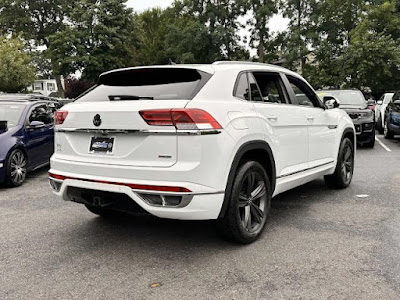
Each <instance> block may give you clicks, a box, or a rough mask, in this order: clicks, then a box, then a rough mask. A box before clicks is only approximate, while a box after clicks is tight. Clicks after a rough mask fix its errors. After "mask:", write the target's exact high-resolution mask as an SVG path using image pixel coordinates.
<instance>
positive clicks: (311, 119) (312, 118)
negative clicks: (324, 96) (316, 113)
mask: <svg viewBox="0 0 400 300" xmlns="http://www.w3.org/2000/svg"><path fill="white" fill-rule="evenodd" d="M306 118H307V120H308V121H314V117H306Z"/></svg>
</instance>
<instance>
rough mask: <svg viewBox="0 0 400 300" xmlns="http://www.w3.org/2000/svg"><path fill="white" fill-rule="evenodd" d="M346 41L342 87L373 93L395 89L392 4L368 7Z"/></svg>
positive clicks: (399, 73) (396, 28) (398, 50)
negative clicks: (370, 90)
mask: <svg viewBox="0 0 400 300" xmlns="http://www.w3.org/2000/svg"><path fill="white" fill-rule="evenodd" d="M350 38H351V43H350V45H349V47H348V49H346V51H345V53H344V55H343V58H342V61H343V72H344V76H345V77H346V79H347V80H346V85H347V86H349V87H355V88H360V87H363V86H364V87H370V88H371V89H372V91H373V92H374V93H376V94H380V93H383V92H384V91H387V90H392V89H398V82H399V80H400V47H399V46H400V18H399V17H398V14H397V11H396V6H395V3H394V1H385V2H383V3H382V4H380V5H370V6H369V7H368V13H367V14H365V15H364V16H363V18H362V20H361V22H360V23H359V24H358V25H357V26H356V27H355V28H354V29H353V30H352V31H351V33H350Z"/></svg>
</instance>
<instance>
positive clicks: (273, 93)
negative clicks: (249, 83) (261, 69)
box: [254, 72, 286, 103]
mask: <svg viewBox="0 0 400 300" xmlns="http://www.w3.org/2000/svg"><path fill="white" fill-rule="evenodd" d="M254 78H255V79H256V81H257V84H258V86H259V88H260V91H261V96H262V101H263V102H268V103H286V100H285V97H284V95H283V92H282V84H281V80H280V76H279V75H278V74H271V73H258V72H257V73H254Z"/></svg>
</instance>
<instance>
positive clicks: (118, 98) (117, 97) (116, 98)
mask: <svg viewBox="0 0 400 300" xmlns="http://www.w3.org/2000/svg"><path fill="white" fill-rule="evenodd" d="M108 99H110V101H124V100H140V99H147V100H154V97H146V96H136V95H110V96H108Z"/></svg>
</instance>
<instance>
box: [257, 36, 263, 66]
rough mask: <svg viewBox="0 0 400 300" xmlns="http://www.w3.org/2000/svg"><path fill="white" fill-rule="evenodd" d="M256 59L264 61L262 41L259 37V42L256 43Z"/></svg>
mask: <svg viewBox="0 0 400 300" xmlns="http://www.w3.org/2000/svg"><path fill="white" fill-rule="evenodd" d="M258 61H259V62H260V63H263V62H264V41H263V39H261V38H260V43H259V44H258Z"/></svg>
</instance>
